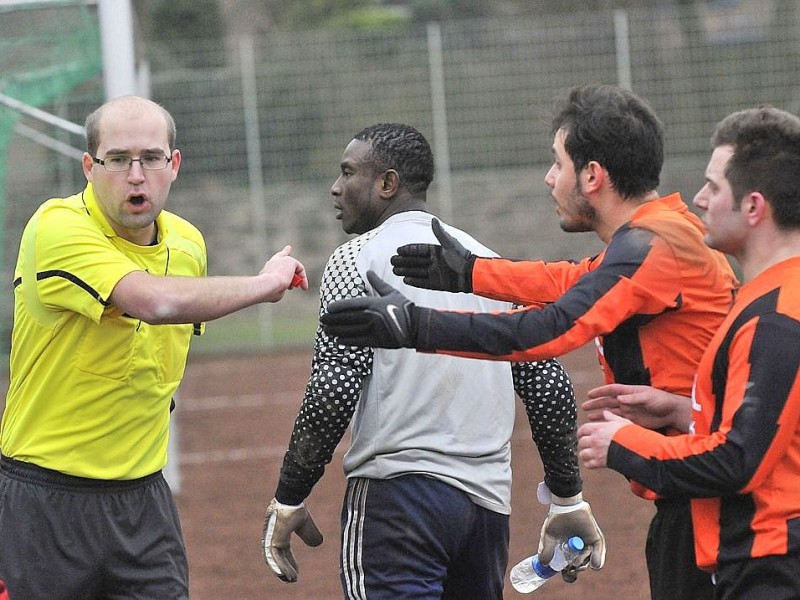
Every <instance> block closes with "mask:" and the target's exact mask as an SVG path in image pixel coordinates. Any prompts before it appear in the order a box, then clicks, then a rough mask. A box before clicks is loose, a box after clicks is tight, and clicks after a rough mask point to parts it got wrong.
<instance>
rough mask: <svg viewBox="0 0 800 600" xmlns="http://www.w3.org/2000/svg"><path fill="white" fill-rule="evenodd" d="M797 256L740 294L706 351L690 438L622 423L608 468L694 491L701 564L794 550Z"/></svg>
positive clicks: (799, 331) (798, 471) (798, 446)
mask: <svg viewBox="0 0 800 600" xmlns="http://www.w3.org/2000/svg"><path fill="white" fill-rule="evenodd" d="M799 372H800V258H793V259H789V260H786V261H783V262H781V263H779V264H777V265H774V266H772V267H771V268H769V269H767V270H766V271H764V272H763V273H761V274H760V275H759V276H758V277H756V278H755V279H753V280H752V281H750V282H749V283H747V284H746V285H745V286H743V287H742V288H741V290H740V291H739V294H738V297H737V300H736V303H735V305H734V308H733V309H732V310H731V313H730V315H729V316H728V317H727V318H726V319H725V322H724V323H723V325H722V327H721V328H720V330H719V332H718V333H717V334H716V335H715V336H714V339H713V340H712V341H711V344H710V346H709V348H708V350H707V352H706V353H705V355H704V356H703V359H702V361H701V363H700V367H699V372H698V375H697V383H696V386H695V394H694V400H695V402H694V419H695V422H694V426H693V429H694V434H693V435H692V434H690V435H681V436H673V437H666V436H660V435H658V434H656V433H654V432H652V431H648V430H647V429H643V428H641V427H638V426H636V425H628V426H625V427H623V428H621V429H620V430H619V431H618V432H617V433H616V434H615V435H614V439H613V441H612V443H611V446H610V448H609V452H608V466H609V467H611V468H613V469H615V470H617V471H619V472H620V473H622V474H623V475H625V476H627V477H631V478H634V479H636V480H637V481H639V482H641V483H642V484H644V485H646V486H647V487H649V488H650V489H652V490H655V491H656V492H658V493H659V494H660V495H663V496H670V497H682V498H686V497H691V498H694V499H693V500H692V518H693V520H694V531H695V545H696V554H697V561H698V565H699V566H700V567H701V568H704V569H707V570H713V569H715V568H716V566H717V565H718V564H726V563H730V562H733V561H739V560H745V559H749V558H755V557H760V556H768V555H783V554H800V494H798V493H797V490H798V488H800V376H798V373H799Z"/></svg>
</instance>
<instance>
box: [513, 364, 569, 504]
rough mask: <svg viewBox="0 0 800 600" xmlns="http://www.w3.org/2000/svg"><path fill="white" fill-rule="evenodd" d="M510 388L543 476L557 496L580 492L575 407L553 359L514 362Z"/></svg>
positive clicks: (563, 378) (559, 369) (561, 372)
mask: <svg viewBox="0 0 800 600" xmlns="http://www.w3.org/2000/svg"><path fill="white" fill-rule="evenodd" d="M512 373H513V374H514V388H515V390H516V392H517V394H518V395H519V396H520V398H521V399H522V402H523V404H524V406H525V412H526V413H527V415H528V422H529V424H530V427H531V437H532V438H533V441H534V443H535V444H536V448H537V450H538V451H539V456H540V457H541V459H542V465H543V468H544V473H545V482H546V483H547V485H548V487H549V488H550V489H551V490H552V491H553V493H554V494H556V495H557V496H562V497H567V496H573V495H575V494H577V493H578V492H580V491H581V488H582V480H581V476H580V468H579V464H578V456H577V435H576V431H577V406H576V402H575V393H574V390H573V387H572V382H571V381H570V379H569V377H568V375H567V373H566V371H565V370H564V368H563V367H562V365H561V364H560V363H559V362H558V361H556V360H548V361H541V362H538V363H514V364H512Z"/></svg>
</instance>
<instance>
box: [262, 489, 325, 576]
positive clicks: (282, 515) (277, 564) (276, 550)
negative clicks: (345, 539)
mask: <svg viewBox="0 0 800 600" xmlns="http://www.w3.org/2000/svg"><path fill="white" fill-rule="evenodd" d="M292 532H295V533H297V535H298V536H299V537H300V539H301V540H303V541H304V542H305V543H306V544H307V545H309V546H319V545H320V544H321V543H322V534H321V533H320V531H319V529H317V525H316V524H315V523H314V520H313V519H312V518H311V515H310V514H309V513H308V510H306V507H305V505H304V504H303V503H300V504H299V505H298V506H289V505H288V504H281V503H280V502H278V501H277V500H276V499H275V498H273V499H272V501H271V502H270V503H269V506H267V515H266V517H265V518H264V532H263V535H262V538H261V548H262V550H263V551H264V560H265V561H266V563H267V564H268V565H269V568H270V569H272V571H273V573H275V575H277V576H278V578H279V579H280V580H282V581H286V582H288V583H292V582H295V581H297V572H298V569H297V561H296V560H295V559H294V555H293V554H292V546H291V536H292Z"/></svg>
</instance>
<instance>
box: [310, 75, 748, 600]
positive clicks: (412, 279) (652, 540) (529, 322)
mask: <svg viewBox="0 0 800 600" xmlns="http://www.w3.org/2000/svg"><path fill="white" fill-rule="evenodd" d="M552 130H553V146H552V150H553V157H554V161H553V165H552V167H551V168H550V170H549V171H548V173H547V175H546V177H545V182H546V183H547V185H548V186H549V187H550V188H551V190H552V194H551V195H552V197H553V199H554V201H555V204H556V211H557V212H558V215H559V217H560V222H561V228H562V229H563V230H564V231H570V232H578V231H593V232H595V233H596V234H597V236H598V237H599V238H600V239H601V240H602V241H603V242H605V243H606V244H607V246H606V248H605V249H604V250H603V251H602V252H601V253H600V254H599V255H598V256H594V257H588V258H585V259H583V260H581V261H579V262H576V263H573V262H567V261H564V262H542V261H513V260H507V259H498V258H481V257H479V255H478V256H476V253H473V252H471V251H469V250H468V249H466V248H463V247H462V246H461V245H460V244H459V243H458V241H457V240H454V239H452V238H451V237H450V236H448V235H447V233H446V232H442V231H440V232H438V233H437V238H438V239H439V242H440V243H441V246H438V245H430V244H412V245H406V246H404V247H400V248H398V256H395V257H393V259H392V260H393V262H394V264H395V269H394V273H395V274H397V275H401V276H403V277H404V281H405V282H406V283H408V284H411V285H415V286H420V287H424V288H428V289H440V290H448V291H451V292H472V293H475V294H478V295H481V296H484V297H488V298H494V299H498V300H506V301H512V302H516V303H518V304H523V305H526V306H527V308H526V309H525V310H517V311H513V312H506V313H500V314H487V313H472V314H470V313H464V312H454V311H442V310H434V309H431V308H423V307H418V306H415V305H414V303H413V302H411V301H409V300H407V299H406V298H404V297H403V296H402V294H400V293H399V292H397V291H392V290H391V288H390V286H387V289H386V291H385V292H384V293H385V297H369V298H361V299H355V300H346V301H342V302H341V303H337V304H334V305H332V306H330V307H329V312H328V314H327V315H325V316H323V328H324V329H325V330H326V331H327V332H328V334H329V335H334V336H339V337H340V341H342V343H353V344H367V345H371V346H374V347H387V348H398V347H410V348H416V349H418V350H423V351H426V352H437V353H446V354H454V355H461V356H473V357H481V358H494V359H496V360H512V361H514V360H541V359H546V358H548V357H554V356H556V357H557V356H561V355H563V354H565V353H567V352H569V351H571V350H574V349H576V348H579V347H580V346H583V345H584V344H586V343H587V342H590V341H593V340H594V341H595V342H596V344H597V347H598V356H599V358H600V361H601V364H602V365H603V368H604V372H605V379H606V383H612V382H616V383H624V384H630V385H646V386H654V387H656V388H660V389H662V390H666V391H668V392H671V394H667V395H666V396H665V397H666V398H667V400H668V401H670V402H671V403H672V406H671V407H670V408H669V409H668V410H666V411H665V414H664V415H662V416H661V417H660V423H659V427H661V428H670V429H673V428H674V429H677V430H685V428H686V427H687V426H688V415H689V414H690V412H691V411H690V405H689V400H688V398H687V397H688V396H689V395H690V394H691V389H692V381H693V377H694V373H695V371H696V368H697V363H698V361H699V360H700V356H701V355H702V353H703V350H704V349H705V347H706V345H707V344H708V342H709V340H710V339H711V336H712V335H713V334H714V332H715V331H716V329H717V327H719V325H720V323H721V322H722V319H723V318H724V317H725V315H726V314H727V312H728V310H729V309H730V306H731V302H732V296H733V290H734V287H735V285H736V281H735V277H734V275H733V272H732V270H731V268H730V266H729V264H728V263H727V261H726V259H725V258H724V256H723V255H722V254H721V253H719V252H716V251H713V250H710V249H709V248H708V247H707V246H706V245H705V244H704V243H703V227H702V223H701V222H700V220H699V219H698V218H697V217H696V216H695V215H693V214H692V213H691V212H690V211H689V209H688V207H687V206H686V205H685V204H684V203H683V201H682V200H681V198H680V196H679V195H678V194H672V195H669V196H666V197H659V194H658V192H657V189H656V188H657V186H658V184H659V176H660V173H661V166H662V163H663V160H664V141H663V131H662V126H661V122H660V121H659V119H658V117H657V116H656V115H655V113H654V112H653V110H652V109H651V108H650V107H649V106H648V104H647V103H646V102H645V101H644V100H643V99H641V98H639V97H638V96H636V95H635V94H633V93H632V92H629V91H627V90H624V89H621V88H617V87H613V86H607V85H589V86H581V87H577V88H575V89H573V90H571V92H570V93H569V94H568V95H567V97H566V98H565V99H564V100H563V101H562V103H561V105H560V107H559V109H558V111H557V113H556V115H555V118H554V120H553V129H552ZM389 306H395V307H397V308H396V309H394V314H395V315H400V317H401V318H400V320H399V321H398V320H390V319H386V317H387V316H389V315H388V314H387V308H388V307H389ZM542 306H544V307H543V308H542ZM398 325H399V326H398ZM681 397H683V398H681ZM648 424H650V425H652V419H650V420H649V421H648ZM632 486H633V489H634V491H635V492H637V493H638V494H639V495H641V496H643V497H645V498H651V499H654V498H655V495H654V494H653V493H652V491H650V490H646V489H644V488H642V486H640V485H639V484H638V483H637V482H635V481H633V482H632ZM656 507H657V512H656V515H655V517H654V518H653V521H652V522H651V525H650V531H649V534H648V541H647V551H646V554H647V563H648V570H649V574H650V589H651V595H652V598H653V600H667V599H672V600H686V599H689V598H711V594H712V586H711V581H710V578H709V577H708V576H707V574H705V573H703V572H701V571H699V570H698V569H697V568H696V566H695V561H694V552H693V545H692V530H691V519H690V514H689V504H688V502H687V501H685V500H681V499H674V500H673V499H670V500H662V499H658V500H656ZM676 573H680V574H681V575H680V577H676V575H675V574H676Z"/></svg>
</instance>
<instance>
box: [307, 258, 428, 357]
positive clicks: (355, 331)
mask: <svg viewBox="0 0 800 600" xmlns="http://www.w3.org/2000/svg"><path fill="white" fill-rule="evenodd" d="M367 279H368V280H369V283H370V285H372V287H373V288H374V289H375V291H376V292H378V294H379V295H378V296H362V297H359V298H345V299H344V300H338V301H336V302H332V303H330V304H329V305H328V312H327V313H325V314H323V315H322V316H321V317H320V325H321V326H322V329H323V330H324V331H325V333H326V334H328V335H329V336H332V337H335V338H337V340H338V342H339V343H340V344H344V345H345V346H370V347H373V348H413V347H414V344H415V343H416V338H417V320H418V312H419V309H418V308H417V307H416V305H415V304H414V303H413V302H411V300H409V299H408V298H406V297H405V296H404V295H403V294H401V293H400V292H399V291H397V290H396V289H395V288H393V287H392V286H391V285H389V284H388V283H386V282H385V281H384V280H383V279H381V278H380V277H378V275H376V274H375V273H374V272H373V271H369V272H368V273H367Z"/></svg>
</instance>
